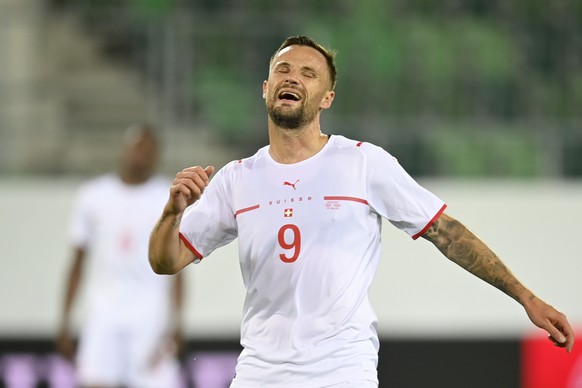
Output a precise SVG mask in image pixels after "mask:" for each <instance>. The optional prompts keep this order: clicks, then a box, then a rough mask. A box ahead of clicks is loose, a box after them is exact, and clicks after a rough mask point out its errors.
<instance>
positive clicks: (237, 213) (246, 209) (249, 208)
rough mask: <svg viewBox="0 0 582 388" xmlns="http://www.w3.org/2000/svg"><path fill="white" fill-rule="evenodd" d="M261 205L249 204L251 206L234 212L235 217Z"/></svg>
mask: <svg viewBox="0 0 582 388" xmlns="http://www.w3.org/2000/svg"><path fill="white" fill-rule="evenodd" d="M260 206H261V205H255V206H249V207H245V208H243V209H239V210H237V211H236V212H235V213H234V218H236V217H237V216H238V215H239V214H241V213H245V212H250V211H251V210H255V209H258V208H259V207H260Z"/></svg>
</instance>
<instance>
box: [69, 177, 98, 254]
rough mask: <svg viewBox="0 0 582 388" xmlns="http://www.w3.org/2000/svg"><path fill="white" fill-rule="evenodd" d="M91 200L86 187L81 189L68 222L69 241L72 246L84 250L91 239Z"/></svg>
mask: <svg viewBox="0 0 582 388" xmlns="http://www.w3.org/2000/svg"><path fill="white" fill-rule="evenodd" d="M91 234H92V231H91V199H90V191H89V188H88V186H87V185H85V186H83V187H81V189H80V190H79V192H78V193H77V197H76V198H75V201H74V203H73V209H72V212H71V215H70V220H69V239H70V241H71V243H72V244H73V246H75V247H79V248H85V247H87V245H88V244H89V239H90V237H91Z"/></svg>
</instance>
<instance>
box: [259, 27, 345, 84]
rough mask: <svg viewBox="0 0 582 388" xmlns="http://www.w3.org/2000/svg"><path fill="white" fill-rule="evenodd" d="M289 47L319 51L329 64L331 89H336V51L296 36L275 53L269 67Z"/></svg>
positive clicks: (285, 42) (291, 37)
mask: <svg viewBox="0 0 582 388" xmlns="http://www.w3.org/2000/svg"><path fill="white" fill-rule="evenodd" d="M289 46H308V47H311V48H313V49H315V50H317V51H319V52H320V53H321V54H322V55H323V56H324V57H325V60H326V62H327V67H328V69H329V75H330V80H331V89H332V90H333V88H334V87H335V81H336V78H337V68H336V65H335V54H336V52H335V50H330V49H328V48H326V47H324V46H322V45H321V44H319V43H317V42H316V41H315V40H313V39H312V38H310V37H308V36H303V35H294V36H290V37H288V38H287V39H285V40H284V41H283V43H281V46H279V48H278V49H277V51H275V53H274V54H273V55H272V56H271V60H270V61H269V66H271V65H272V64H273V60H274V59H275V57H276V56H277V54H279V52H280V51H281V50H283V49H284V48H286V47H289Z"/></svg>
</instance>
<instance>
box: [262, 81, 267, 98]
mask: <svg viewBox="0 0 582 388" xmlns="http://www.w3.org/2000/svg"><path fill="white" fill-rule="evenodd" d="M266 96H267V81H263V100H264V99H265V98H266Z"/></svg>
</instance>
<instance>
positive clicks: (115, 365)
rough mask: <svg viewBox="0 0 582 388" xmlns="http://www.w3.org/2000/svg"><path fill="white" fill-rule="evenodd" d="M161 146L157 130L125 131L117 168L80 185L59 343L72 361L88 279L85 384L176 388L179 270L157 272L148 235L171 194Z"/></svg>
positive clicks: (81, 369)
mask: <svg viewBox="0 0 582 388" xmlns="http://www.w3.org/2000/svg"><path fill="white" fill-rule="evenodd" d="M158 154H159V144H158V141H157V139H156V137H155V134H154V132H153V130H152V129H151V128H150V127H148V126H146V125H135V126H132V127H130V128H128V129H127V131H126V132H125V133H124V138H123V144H122V154H121V158H120V169H119V171H118V173H110V174H106V175H104V176H101V177H98V178H96V179H94V180H92V181H90V182H88V183H86V184H84V185H83V186H82V188H81V189H80V192H79V194H78V197H77V201H76V203H75V206H74V209H73V214H72V222H71V230H70V233H71V239H72V243H73V257H72V262H71V267H70V271H69V276H68V278H67V284H66V294H65V300H64V308H63V311H62V317H61V326H60V332H59V337H58V342H57V345H58V348H59V350H60V352H61V353H62V354H63V355H64V356H65V357H67V358H69V359H71V360H73V358H74V354H75V348H74V344H73V340H72V333H71V316H72V310H73V305H74V302H75V301H76V299H78V298H77V295H78V293H79V290H80V283H81V281H82V280H85V278H86V280H87V283H86V294H87V316H86V319H85V320H84V323H83V326H82V329H81V333H80V337H79V346H78V349H77V352H76V358H75V364H76V370H77V376H78V379H79V384H80V385H81V386H83V387H131V388H148V387H151V388H172V387H176V386H177V381H178V374H179V362H178V357H177V355H178V351H179V347H180V346H181V333H180V321H181V310H182V297H183V280H182V276H159V275H156V274H155V273H154V272H153V271H152V269H151V267H150V265H149V263H148V259H147V250H148V238H149V233H150V231H151V229H152V226H153V225H154V224H155V222H156V219H157V217H158V216H159V212H160V211H161V210H162V209H163V206H164V203H165V202H166V201H167V198H168V184H169V182H168V181H167V180H166V179H163V178H161V177H159V176H156V175H154V173H155V168H156V166H157V162H158V156H159V155H158Z"/></svg>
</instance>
